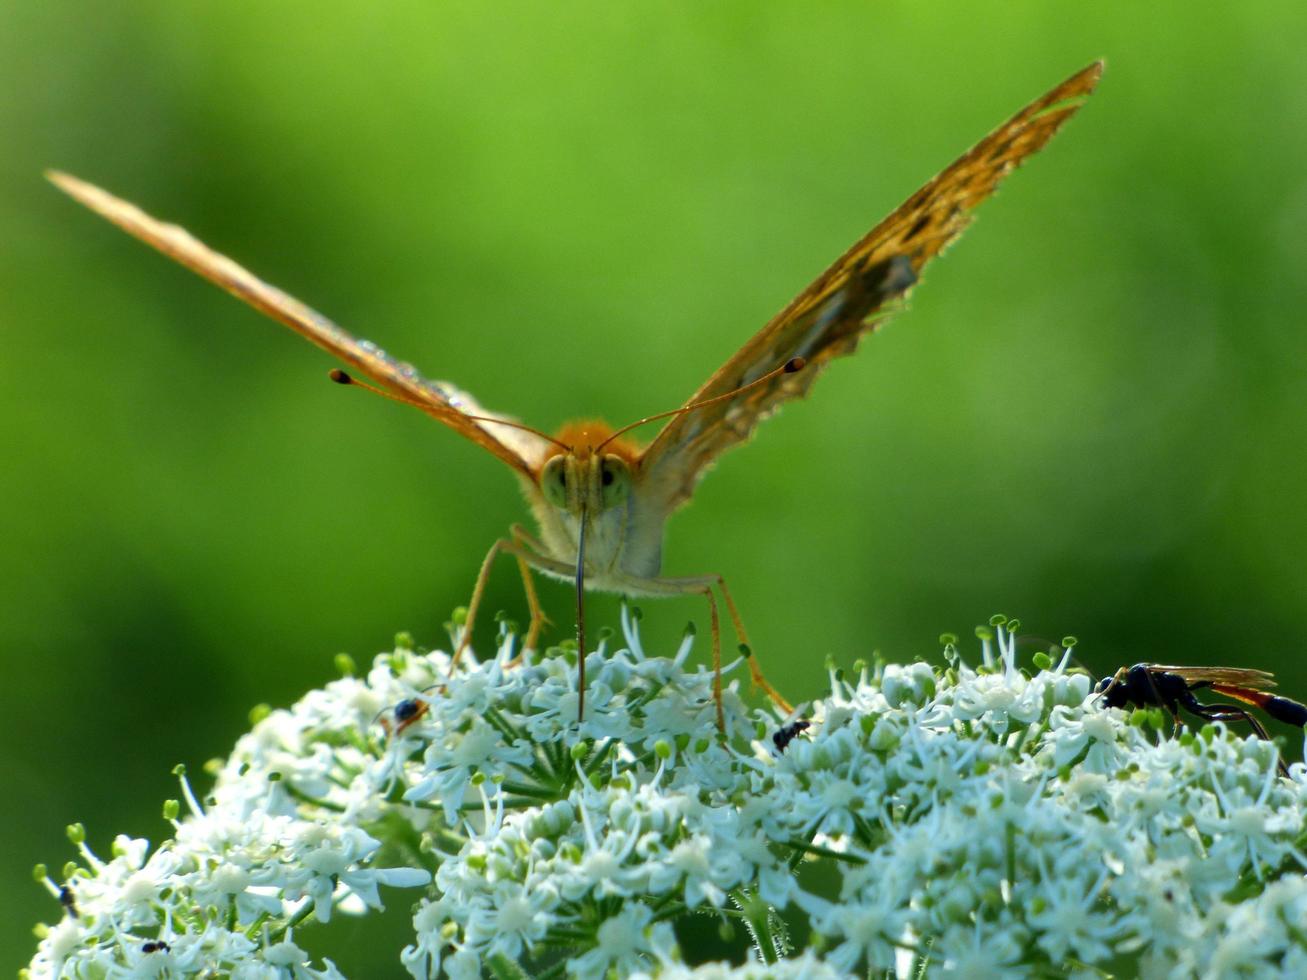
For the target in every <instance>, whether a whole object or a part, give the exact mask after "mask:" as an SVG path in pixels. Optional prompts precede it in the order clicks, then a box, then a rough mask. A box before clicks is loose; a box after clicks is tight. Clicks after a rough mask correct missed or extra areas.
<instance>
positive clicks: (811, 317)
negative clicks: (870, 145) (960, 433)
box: [642, 62, 1103, 510]
mask: <svg viewBox="0 0 1307 980" xmlns="http://www.w3.org/2000/svg"><path fill="white" fill-rule="evenodd" d="M1102 72H1103V65H1102V63H1101V62H1096V63H1094V64H1092V65H1090V66H1089V67H1088V68H1085V69H1084V70H1082V71H1080V72H1078V73H1077V74H1075V75H1073V76H1071V77H1070V78H1069V79H1067V80H1066V81H1065V82H1063V83H1062V84H1061V85H1059V86H1057V87H1056V88H1054V89H1053V90H1052V91H1050V92H1048V93H1047V94H1046V95H1044V96H1042V97H1041V98H1039V99H1036V100H1035V101H1034V102H1032V103H1030V104H1029V105H1028V106H1026V107H1025V108H1024V109H1022V110H1021V111H1020V112H1018V113H1017V114H1016V115H1015V116H1013V117H1012V118H1011V119H1009V120H1008V121H1007V122H1005V123H1004V124H1003V125H1001V126H999V127H998V129H996V130H994V131H993V132H992V133H990V134H989V135H988V136H987V137H985V138H984V139H983V140H981V141H980V142H979V143H977V144H976V145H975V146H974V147H973V148H972V149H971V150H969V151H968V152H966V153H965V154H963V155H962V156H961V157H959V158H958V159H957V160H956V161H955V162H954V163H953V164H952V165H951V166H950V167H948V168H947V169H946V170H944V171H943V172H942V173H940V174H939V176H937V177H935V178H934V179H933V180H931V181H930V182H929V183H927V184H926V185H925V186H924V187H922V188H921V189H920V190H918V191H917V192H916V193H915V194H913V195H912V196H911V197H909V198H908V199H907V201H905V202H904V203H903V204H902V205H900V206H899V208H898V209H896V210H895V211H894V212H893V213H892V214H891V215H890V216H889V217H887V218H886V219H885V220H884V221H882V222H881V223H880V224H878V225H876V227H875V228H873V229H872V230H871V231H870V232H868V233H867V234H866V235H865V236H864V237H863V238H862V239H861V240H859V241H858V242H856V243H855V244H854V245H853V246H852V247H851V248H850V249H849V250H848V251H847V252H845V253H844V254H843V255H841V256H840V257H839V258H838V259H837V260H836V261H835V263H834V264H833V265H832V266H831V267H830V268H829V269H827V270H826V271H825V272H823V273H822V274H821V275H820V276H818V277H817V279H816V281H814V282H813V283H812V284H811V285H810V286H809V287H808V288H807V289H805V290H804V291H803V292H801V293H800V294H799V295H798V296H796V297H795V298H794V299H793V300H792V301H791V302H790V304H789V305H788V306H786V307H785V309H783V310H781V312H780V313H778V314H777V315H776V316H775V317H773V318H772V320H771V321H770V322H769V323H768V324H767V325H766V326H765V327H763V328H762V330H760V331H759V332H758V333H757V334H756V335H754V336H753V337H752V338H751V339H750V340H749V342H748V343H746V344H745V345H744V346H743V347H742V348H741V349H740V350H739V351H738V352H737V353H736V354H735V355H734V356H733V357H732V358H731V359H730V360H729V361H727V362H726V363H725V364H724V365H723V366H722V367H721V369H720V370H718V371H717V372H716V373H715V374H714V375H713V376H712V377H711V378H709V379H708V381H707V383H705V384H704V385H703V387H701V388H700V389H699V390H698V391H696V392H695V393H694V395H692V396H691V397H690V399H689V401H687V402H686V404H687V405H689V404H693V403H694V402H699V401H705V400H707V399H709V398H713V397H716V396H718V395H722V394H725V393H727V392H730V391H731V390H733V389H735V388H739V387H742V386H743V385H746V384H748V383H749V382H750V381H753V380H756V379H757V378H760V377H762V376H763V375H765V374H766V373H767V372H768V371H772V370H775V369H776V368H778V367H780V366H781V365H782V364H784V363H785V362H786V361H788V360H789V359H790V358H792V357H796V356H802V357H803V358H805V359H806V361H807V366H806V367H805V368H804V369H803V370H801V371H799V372H797V373H794V374H784V375H780V376H779V377H777V379H776V380H775V381H774V382H772V383H771V384H767V385H760V386H759V387H757V388H753V389H750V390H749V391H748V392H747V393H742V394H741V395H740V397H739V398H737V399H728V400H725V401H723V402H721V403H718V404H716V405H713V406H711V407H709V408H704V409H697V410H695V411H693V412H688V413H686V414H684V415H681V416H678V417H677V418H675V419H673V420H672V421H671V422H669V423H668V424H667V425H666V426H665V427H664V428H663V430H662V431H661V432H659V433H658V436H657V437H656V438H655V439H654V441H653V442H652V443H651V444H650V445H649V447H648V448H647V449H646V450H645V453H644V455H643V458H642V467H643V470H644V473H645V475H646V478H647V479H648V480H649V482H650V484H651V485H653V487H654V488H655V492H657V493H659V494H660V495H661V496H662V498H663V501H664V504H665V506H666V507H667V508H668V509H669V510H670V509H672V508H674V507H676V506H678V505H679V504H681V503H684V502H685V501H686V500H688V499H689V497H690V495H691V493H692V492H693V490H694V486H695V484H696V483H697V482H698V479H699V477H700V476H701V475H702V473H703V471H704V470H705V469H706V468H707V467H708V466H710V465H711V464H712V463H713V462H714V460H715V459H716V458H717V456H718V455H719V454H720V453H721V452H722V451H723V450H725V449H727V448H729V447H730V446H733V445H735V444H737V443H740V442H743V441H744V440H745V439H747V438H748V437H749V436H750V434H751V433H752V431H753V429H754V427H755V426H757V424H758V423H759V422H760V421H761V420H762V419H764V418H766V417H767V416H768V415H769V414H770V413H771V412H773V411H774V410H775V409H776V408H777V407H778V406H779V405H780V404H781V403H782V402H785V401H787V400H789V399H791V398H796V397H800V396H802V395H803V394H805V393H806V392H807V390H808V388H809V386H810V385H811V384H812V382H813V381H814V380H815V379H816V377H817V375H818V374H819V373H820V372H821V371H822V369H823V368H825V366H826V365H827V364H828V363H829V362H830V361H831V360H832V359H834V358H836V357H839V356H842V355H845V354H849V353H852V352H853V351H854V350H855V349H856V347H857V344H858V341H859V339H860V338H861V337H862V336H863V335H864V334H865V333H867V332H868V331H870V330H871V329H873V328H874V327H875V326H877V325H878V324H879V323H881V322H883V321H884V320H886V319H888V318H889V317H890V316H892V315H893V314H894V313H895V312H897V310H898V309H899V308H901V306H902V305H903V304H902V302H901V300H902V299H903V298H904V297H905V296H907V294H908V292H909V291H910V290H911V288H912V286H913V285H914V284H915V283H916V282H917V280H918V279H919V277H920V275H921V271H922V269H923V268H924V267H925V265H926V264H927V263H928V262H929V261H930V260H931V259H933V258H934V257H935V256H936V255H938V254H939V253H940V252H941V251H942V250H943V249H944V247H945V246H947V245H948V244H949V243H950V242H951V241H953V239H955V238H957V236H958V235H960V234H961V233H962V232H963V230H965V229H966V227H967V225H968V224H969V223H970V222H971V219H972V211H973V210H974V209H975V207H976V206H977V205H978V204H980V203H981V202H982V201H983V200H985V198H987V197H989V195H990V194H992V193H993V192H994V190H995V188H996V187H997V186H998V185H999V183H1000V182H1001V181H1002V179H1003V178H1004V176H1006V175H1007V174H1008V173H1009V172H1011V171H1012V170H1014V169H1015V168H1016V167H1017V166H1018V165H1020V164H1021V162H1022V161H1023V160H1024V159H1025V158H1026V157H1028V156H1030V155H1031V154H1032V153H1035V152H1037V151H1038V150H1039V149H1040V148H1042V147H1043V146H1044V144H1045V143H1047V142H1048V141H1049V140H1050V139H1051V138H1052V137H1053V134H1054V133H1056V132H1057V130H1058V128H1059V127H1060V126H1061V125H1062V124H1063V123H1064V122H1065V121H1066V120H1067V119H1069V118H1070V117H1071V116H1072V115H1073V114H1075V112H1076V111H1077V110H1078V109H1079V108H1080V106H1081V105H1082V104H1083V103H1084V101H1085V99H1086V98H1088V96H1089V95H1090V93H1092V92H1093V90H1094V86H1095V85H1096V84H1097V82H1098V79H1099V77H1100V76H1101V75H1102Z"/></svg>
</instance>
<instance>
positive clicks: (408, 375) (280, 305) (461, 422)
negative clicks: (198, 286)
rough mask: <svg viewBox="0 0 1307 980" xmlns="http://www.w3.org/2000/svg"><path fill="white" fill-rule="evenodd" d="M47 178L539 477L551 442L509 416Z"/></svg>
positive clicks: (59, 179) (117, 207)
mask: <svg viewBox="0 0 1307 980" xmlns="http://www.w3.org/2000/svg"><path fill="white" fill-rule="evenodd" d="M46 176H47V177H49V178H50V180H51V181H52V182H53V183H54V184H55V186H57V187H58V188H59V189H60V190H62V191H63V192H64V193H66V194H68V195H69V196H70V197H72V198H73V199H74V200H76V201H79V202H80V203H82V204H84V205H86V207H88V208H90V209H91V210H92V211H94V212H96V213H97V214H99V215H101V216H102V217H104V218H106V219H108V220H109V221H111V222H113V223H114V224H115V225H117V226H118V227H119V228H122V229H123V230H124V231H126V232H128V233H129V234H131V235H135V236H136V237H137V238H139V239H140V240H141V241H143V242H145V243H146V244H147V245H151V246H153V247H154V248H156V249H158V250H159V251H160V252H162V253H163V254H164V255H166V256H168V257H169V258H171V259H174V260H175V261H177V262H179V263H181V264H182V265H184V266H186V268H188V269H190V270H191V271H192V272H196V273H198V274H199V275H201V276H203V277H204V278H205V279H208V280H209V281H210V282H212V283H214V284H215V285H217V286H219V287H221V288H222V289H225V290H226V291H227V292H229V293H231V294H232V295H233V296H235V297H236V298H237V299H239V300H242V301H243V302H245V303H248V304H249V305H250V306H252V307H254V309H256V310H258V311H259V312H260V313H263V314H266V315H267V316H270V317H271V318H272V319H274V320H276V321H278V322H279V323H284V324H285V325H286V326H288V327H290V328H291V329H292V330H294V331H295V332H296V333H297V334H299V335H300V336H302V337H304V338H306V339H307V340H309V341H311V342H312V343H314V344H316V345H317V346H318V347H321V348H322V349H323V350H325V351H327V352H329V353H331V354H333V355H335V356H336V357H338V358H339V359H340V360H342V361H343V362H345V363H346V364H348V365H349V366H350V367H351V368H353V369H355V370H357V371H358V372H360V373H361V374H364V375H366V376H367V377H369V378H371V379H372V380H373V381H375V382H376V383H377V384H378V385H380V386H381V387H382V388H383V389H385V391H387V392H388V393H390V394H391V395H394V396H395V397H396V398H398V399H399V400H401V401H403V402H406V403H407V404H409V405H412V406H414V407H415V408H418V409H420V410H421V411H423V412H426V413H427V414H428V415H430V416H431V417H432V418H434V419H435V420H436V421H438V422H443V423H444V424H445V425H447V426H449V427H450V428H451V429H453V430H454V431H455V432H457V433H459V434H460V435H462V436H464V437H466V438H468V439H471V440H472V441H473V442H475V443H476V444H477V445H478V446H480V447H481V448H483V449H485V450H486V451H487V452H489V453H491V454H493V455H494V456H496V457H497V458H499V459H500V460H502V461H503V462H505V463H507V464H508V465H509V466H511V467H512V468H513V469H514V470H515V471H517V473H519V474H520V475H521V476H523V477H524V478H525V479H526V480H527V482H528V484H534V483H535V482H536V476H537V474H538V472H539V469H540V466H541V464H542V463H543V462H544V459H545V453H546V451H547V450H548V448H549V440H547V439H546V438H544V437H543V436H540V435H537V434H536V433H534V432H531V431H529V430H526V429H523V428H520V427H514V426H512V425H511V424H510V425H497V424H496V422H497V421H502V422H506V423H511V422H512V420H511V419H509V418H507V417H506V416H502V415H496V414H494V413H491V412H487V411H486V410H485V409H483V408H482V407H481V406H480V405H478V404H477V403H476V402H475V401H474V400H473V399H472V397H471V396H470V395H468V394H467V393H466V392H463V391H460V390H458V389H457V388H455V387H454V386H453V385H451V384H449V383H447V382H444V381H431V380H428V379H426V378H423V377H422V376H421V375H419V374H418V373H417V371H416V370H414V368H413V366H412V365H411V364H406V363H404V362H403V361H397V360H395V359H394V358H393V357H391V356H390V355H389V354H387V353H386V352H385V351H383V350H382V349H381V348H379V347H378V346H377V345H376V344H373V343H371V342H369V341H366V340H359V339H358V338H357V337H354V336H353V335H351V334H350V333H348V332H347V331H346V330H344V329H343V328H341V327H339V326H337V325H336V324H335V323H333V322H332V321H331V320H329V319H327V317H325V316H323V315H322V314H321V313H319V312H318V311H317V310H315V309H312V308H311V307H309V306H306V305H305V304H303V303H301V302H300V301H299V300H297V299H296V298H295V297H294V296H291V295H290V294H289V293H285V292H282V291H281V290H280V289H278V288H277V287H276V286H274V285H272V284H271V283H267V282H264V281H263V280H262V279H260V278H259V277H258V276H256V275H254V273H252V272H250V271H249V270H248V269H246V268H244V267H243V266H241V265H240V264H239V263H237V262H235V261H233V260H232V259H229V258H228V257H227V256H225V255H223V254H222V253H220V252H215V251H214V250H213V249H211V248H209V247H208V246H207V245H205V244H204V243H203V242H202V241H200V240H199V239H198V238H196V237H195V236H194V235H192V234H191V233H190V232H188V231H187V230H186V229H185V228H181V227H179V226H177V225H172V224H167V223H166V222H163V221H159V220H158V219H157V218H153V217H151V216H150V215H148V214H146V213H145V212H144V211H142V210H141V209H140V208H138V207H137V206H136V205H134V204H132V203H130V202H128V201H124V200H122V199H121V198H118V197H115V196H114V195H112V194H110V193H109V192H108V191H106V190H104V189H102V188H99V187H96V186H95V185H94V184H88V183H87V182H86V181H84V180H79V179H78V178H76V177H73V176H71V175H70V174H64V173H59V172H58V171H51V172H49V173H48V174H46Z"/></svg>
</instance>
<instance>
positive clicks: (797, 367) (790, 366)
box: [785, 357, 808, 374]
mask: <svg viewBox="0 0 1307 980" xmlns="http://www.w3.org/2000/svg"><path fill="white" fill-rule="evenodd" d="M807 364H808V362H807V360H806V359H805V358H802V357H791V358H790V359H789V360H788V361H786V362H785V373H786V374H794V373H795V372H796V371H802V370H803V369H804V367H806V366H807Z"/></svg>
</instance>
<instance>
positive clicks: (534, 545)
mask: <svg viewBox="0 0 1307 980" xmlns="http://www.w3.org/2000/svg"><path fill="white" fill-rule="evenodd" d="M508 533H509V535H510V536H511V537H512V539H513V542H514V543H515V544H517V545H518V546H520V547H522V548H526V549H528V550H530V551H534V552H536V553H537V554H539V553H540V552H541V551H543V550H544V546H543V545H541V544H540V542H538V541H536V539H535V538H533V537H532V536H531V535H530V534H528V533H527V532H526V529H525V528H523V527H522V525H521V524H514V525H513V526H512V527H511V528H509V529H508ZM513 557H514V558H515V559H517V570H518V572H519V573H520V574H521V576H522V588H523V589H525V590H526V605H527V609H529V610H530V613H531V625H530V626H528V627H527V631H526V640H525V641H524V642H523V643H522V652H521V653H519V654H518V655H517V656H516V657H514V658H513V659H512V661H511V662H510V663H512V664H515V663H517V662H518V661H519V660H521V659H522V656H523V654H525V653H527V652H528V651H531V650H535V649H536V643H537V642H538V641H539V639H540V631H541V630H542V629H543V628H544V627H546V626H550V625H553V624H552V623H550V622H549V617H548V616H546V615H545V613H544V609H543V608H541V606H540V597H539V595H537V593H536V583H535V576H533V575H532V574H531V566H530V564H528V563H527V560H526V559H525V558H524V557H522V556H521V555H514V556H513Z"/></svg>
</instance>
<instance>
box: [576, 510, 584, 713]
mask: <svg viewBox="0 0 1307 980" xmlns="http://www.w3.org/2000/svg"><path fill="white" fill-rule="evenodd" d="M576 649H577V658H576V724H577V726H578V727H579V726H580V724H581V722H583V721H584V720H585V507H582V508H581V528H580V530H579V531H578V532H577V535H576Z"/></svg>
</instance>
